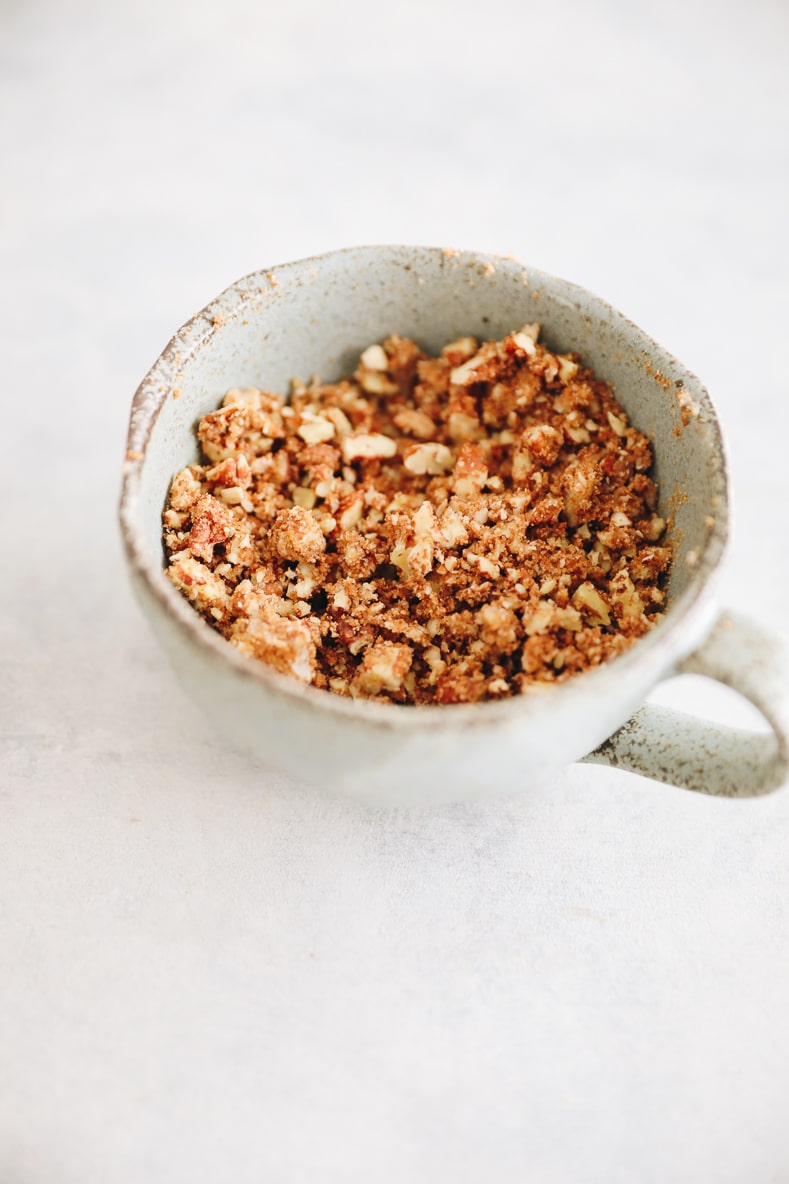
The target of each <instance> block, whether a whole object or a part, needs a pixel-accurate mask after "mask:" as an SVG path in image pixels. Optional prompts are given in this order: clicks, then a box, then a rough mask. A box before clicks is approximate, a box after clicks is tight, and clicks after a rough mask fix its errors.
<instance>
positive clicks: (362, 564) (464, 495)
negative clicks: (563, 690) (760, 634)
mask: <svg viewBox="0 0 789 1184" xmlns="http://www.w3.org/2000/svg"><path fill="white" fill-rule="evenodd" d="M539 331H540V330H539V325H536V324H533V325H525V326H523V328H521V329H520V330H518V331H517V332H514V333H511V334H509V335H508V336H507V337H505V338H504V339H503V340H502V341H486V342H483V343H479V342H478V341H477V340H476V339H475V338H473V337H462V338H460V339H459V340H457V341H453V342H450V343H449V344H448V345H446V346H444V348H443V350H442V351H441V353H440V355H439V356H438V357H430V356H428V355H427V354H426V353H424V352H423V351H422V350H421V349H420V348H419V346H417V345H416V344H415V343H414V342H413V341H410V340H407V339H405V338H402V337H398V336H396V335H393V336H391V337H389V338H388V339H387V340H386V341H384V342H382V343H379V342H375V343H373V344H372V345H369V346H368V347H367V348H366V349H365V350H364V351H363V353H362V354H361V356H360V358H359V364H358V367H357V369H356V370H355V372H354V373H353V375H351V376H349V377H348V378H344V379H343V380H342V381H340V382H336V383H322V382H321V381H320V379H319V378H317V377H316V378H314V379H312V380H311V381H310V382H309V383H308V384H305V383H303V382H301V381H297V380H294V382H293V383H292V390H291V393H290V397H289V398H288V399H286V398H285V397H284V396H282V395H278V394H272V393H270V392H267V391H263V390H258V389H256V388H247V389H239V388H234V389H232V390H230V391H228V392H227V394H226V395H225V398H224V400H223V403H222V406H221V407H219V408H218V409H217V410H216V411H212V412H210V413H209V414H208V415H205V416H203V418H202V419H201V421H200V424H199V426H198V432H197V434H198V439H199V442H200V446H201V449H202V453H203V457H204V463H202V464H194V465H190V466H189V467H188V468H185V469H183V470H182V471H181V472H180V473H178V474H177V475H176V477H175V478H174V480H173V482H172V485H171V487H170V491H169V495H168V499H167V505H166V507H165V510H164V516H163V520H164V544H165V551H166V555H167V564H168V566H167V575H168V577H169V579H170V580H171V581H172V583H173V584H174V585H175V587H176V588H178V589H179V591H180V592H182V593H183V595H184V596H186V597H187V598H188V599H189V601H190V602H191V603H192V604H193V606H194V607H195V609H196V610H197V611H198V612H199V613H200V614H201V615H202V616H203V617H204V618H205V619H206V620H207V621H208V623H209V624H210V625H212V626H213V627H214V628H215V629H217V630H218V631H219V632H220V633H221V634H222V635H223V636H224V637H225V638H226V639H227V640H228V641H229V642H230V643H231V644H232V645H235V646H236V647H237V648H238V649H239V650H241V651H242V652H243V653H245V654H247V655H249V656H250V657H252V658H256V659H258V660H259V661H262V662H266V663H268V664H269V665H271V666H273V667H274V668H275V669H277V670H279V671H281V672H283V673H286V674H290V675H292V676H293V677H295V678H298V679H300V680H301V681H303V682H307V683H312V684H313V685H315V686H317V687H320V688H323V689H326V690H329V691H331V692H333V693H334V694H339V695H350V696H353V697H360V696H361V697H365V698H376V699H383V700H389V701H394V702H398V703H413V704H422V703H469V702H475V701H477V700H480V699H498V698H502V697H505V696H508V695H514V694H518V693H520V692H522V691H523V690H524V689H525V688H527V687H528V686H531V685H534V684H538V683H556V682H561V681H563V680H564V679H567V678H569V677H571V676H572V675H573V674H576V673H578V672H580V671H583V670H588V669H590V668H591V667H593V666H597V665H599V664H600V663H601V662H604V661H606V660H607V659H608V658H611V657H613V656H615V655H616V654H619V653H621V652H622V651H623V650H624V649H626V648H627V647H628V646H629V645H630V644H631V643H632V642H633V641H635V640H636V639H637V638H639V637H641V636H642V635H643V634H644V633H645V632H646V631H647V630H648V629H649V628H650V627H651V626H652V625H653V624H654V622H655V620H656V618H657V617H658V616H659V614H660V613H661V612H662V610H663V607H664V600H665V592H664V587H665V582H666V578H667V573H668V571H669V568H670V564H671V551H670V549H669V547H668V546H667V545H666V543H665V540H664V536H665V531H666V523H665V521H664V520H663V519H662V518H661V517H660V516H659V515H658V514H657V512H656V507H657V494H658V491H657V487H656V485H655V482H654V481H653V479H652V478H651V476H650V475H649V471H650V467H651V464H652V450H651V447H650V443H649V440H648V439H647V437H646V436H645V435H644V434H643V433H642V432H640V431H638V430H637V429H636V428H634V427H632V426H631V425H630V424H629V423H628V419H627V415H626V414H625V412H624V411H623V409H622V407H620V405H619V404H618V403H617V402H616V400H615V399H614V396H613V394H612V391H611V389H610V387H609V386H608V385H607V384H606V383H605V382H602V381H600V380H599V379H597V378H596V377H595V375H594V374H593V373H592V371H591V370H589V369H586V368H584V366H583V364H582V362H581V359H580V358H579V357H578V355H577V354H556V353H553V352H552V351H551V350H549V349H548V348H547V347H546V346H545V345H543V344H541V343H540V340H539Z"/></svg>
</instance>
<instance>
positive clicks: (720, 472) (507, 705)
mask: <svg viewBox="0 0 789 1184" xmlns="http://www.w3.org/2000/svg"><path fill="white" fill-rule="evenodd" d="M382 253H383V254H386V253H389V254H391V255H392V257H393V258H394V257H396V256H397V255H407V256H409V257H410V258H412V257H413V255H414V253H424V254H426V255H429V256H431V257H433V258H435V257H437V256H440V255H443V256H444V257H445V258H448V259H451V260H452V261H453V262H455V261H457V262H458V263H460V264H464V263H465V264H468V265H472V266H474V267H477V268H479V269H480V271H481V272H482V274H483V275H486V276H487V275H491V274H492V271H491V269H493V270H499V271H500V270H504V269H512V270H515V271H517V272H520V273H521V275H522V276H523V278H524V280H526V279H527V277H528V283H529V284H530V285H531V284H532V283H533V282H534V281H537V282H539V281H540V280H548V281H550V282H551V283H554V284H556V283H558V284H560V285H561V286H562V287H563V288H565V289H566V290H567V292H568V294H569V295H576V296H577V297H580V298H582V299H583V300H584V301H585V302H587V303H590V304H591V305H593V306H594V307H595V309H596V311H598V312H599V313H600V314H602V315H604V316H605V318H606V319H607V320H609V321H610V322H616V323H618V324H619V325H621V326H622V327H623V328H624V329H626V330H627V331H629V332H631V333H633V332H634V333H636V334H638V336H639V337H640V338H641V339H642V341H643V342H644V344H645V345H648V346H649V347H652V348H654V349H655V350H657V351H659V352H660V353H661V354H662V355H663V356H664V357H665V358H666V359H667V360H668V361H669V362H670V363H671V364H672V366H674V367H676V369H677V370H679V371H680V372H681V374H682V376H683V384H684V387H685V389H687V388H688V387H692V388H693V399H694V402H695V403H696V404H697V405H698V408H699V412H700V413H703V414H704V417H705V422H706V424H707V426H708V427H709V428H710V430H711V436H712V454H713V456H714V458H715V460H716V462H717V464H716V465H715V469H714V471H713V484H714V485H715V486H716V488H715V492H714V497H715V498H716V499H717V502H716V507H715V515H714V519H715V520H714V524H713V526H712V527H711V529H710V532H709V534H708V535H707V537H706V539H705V540H704V542H703V544H702V547H701V549H700V551H699V554H698V557H697V562H696V565H695V566H694V569H693V572H692V575H691V578H690V580H689V582H688V585H687V587H686V588H685V589H684V590H683V591H682V592H681V593H680V594H679V595H678V596H677V597H676V599H675V600H674V601H673V602H672V603H671V605H670V606H669V607H668V608H667V609H666V612H665V613H664V614H662V615H661V618H660V620H659V621H658V623H657V624H655V625H654V626H653V627H652V628H651V629H650V630H649V632H648V633H647V634H645V635H644V636H643V637H641V638H639V639H638V640H637V641H636V642H635V643H634V644H633V645H631V646H629V647H628V648H627V649H626V650H625V651H624V653H622V654H618V655H616V656H615V657H613V658H610V659H608V660H607V661H605V662H603V663H602V664H601V665H600V666H597V667H594V668H593V669H591V670H586V671H581V672H579V673H578V674H576V675H574V676H573V677H572V678H570V679H568V680H567V681H566V682H563V683H558V684H547V683H546V684H536V685H535V686H534V687H529V688H528V689H527V690H525V691H522V692H521V693H520V694H518V695H512V696H508V697H507V698H505V699H501V700H481V701H479V702H475V703H451V704H420V705H414V704H403V703H382V702H379V701H376V700H371V699H362V698H360V699H352V698H350V697H346V696H343V695H336V694H333V693H332V692H331V691H328V690H324V689H321V688H319V687H315V686H312V685H310V684H307V683H302V682H301V681H300V680H298V679H296V678H294V677H293V676H291V675H287V674H283V673H280V672H279V671H277V670H275V669H273V668H272V667H270V666H266V665H265V664H264V663H263V662H260V661H258V660H256V659H254V658H250V657H247V656H246V655H244V654H242V653H241V652H240V651H239V650H237V649H236V648H235V647H234V646H232V645H231V644H230V642H228V641H227V640H226V639H225V638H224V637H222V636H221V634H219V633H217V632H216V630H214V629H212V628H211V627H210V625H208V624H207V622H205V621H204V620H203V619H202V617H201V616H200V615H199V613H197V612H195V610H194V608H193V607H192V606H191V605H190V604H188V602H187V601H186V600H185V599H184V597H183V596H182V595H181V594H180V593H179V592H178V591H177V590H176V589H175V588H174V587H173V586H172V584H171V583H170V582H169V581H168V580H167V578H166V577H165V574H164V565H163V563H159V564H157V563H156V562H155V559H154V557H153V556H152V555H151V554H150V552H149V551H148V548H147V546H146V543H145V537H144V531H143V527H142V523H141V522H140V520H139V517H138V510H139V494H140V484H141V478H142V473H143V469H144V466H145V461H146V455H147V448H148V444H149V442H150V439H151V435H152V433H153V429H154V427H155V424H156V421H157V419H158V417H159V414H160V412H161V410H162V408H163V407H164V406H165V404H166V401H167V399H168V397H169V396H171V394H172V391H173V389H175V380H176V377H177V376H178V375H183V373H184V372H185V371H186V369H187V368H188V366H189V363H190V361H191V360H192V359H193V358H194V357H195V355H196V354H197V353H198V352H199V351H200V350H201V349H202V348H203V347H204V346H205V345H206V344H207V342H208V341H209V340H210V338H211V337H212V336H213V335H214V334H216V333H221V331H222V329H223V327H224V325H226V324H227V323H229V322H230V321H232V320H234V319H235V318H236V317H238V316H240V315H241V314H242V313H245V312H248V311H249V299H250V296H253V295H254V296H256V297H257V296H259V295H261V294H263V293H265V294H267V296H268V297H269V299H276V296H277V290H278V289H279V287H280V282H281V280H280V277H282V279H284V280H287V279H288V278H289V277H290V278H293V277H294V276H297V275H298V273H300V272H302V271H304V270H305V269H306V270H308V271H309V270H310V269H314V268H317V267H319V266H321V265H322V264H325V263H326V262H328V261H332V260H336V259H339V258H340V257H342V256H357V257H358V256H364V257H365V258H370V257H375V256H379V255H381V254H382ZM119 522H120V528H121V537H122V540H123V544H124V551H125V554H126V559H127V562H128V564H129V567H130V570H131V572H132V574H133V576H135V577H136V578H138V579H139V580H141V581H142V583H143V584H144V586H145V587H146V589H147V591H148V592H149V593H150V594H151V595H152V596H153V597H154V599H155V601H156V602H157V604H158V605H159V607H160V608H161V609H162V610H163V611H164V613H165V615H166V616H167V617H168V618H169V619H170V620H171V621H172V622H173V623H174V624H175V625H176V626H177V627H178V629H179V632H180V633H181V634H182V636H185V637H186V639H187V640H188V641H189V642H190V643H192V644H194V645H197V646H198V648H199V649H201V650H203V651H204V653H206V656H212V657H214V658H216V659H219V660H221V661H223V662H226V663H228V664H229V665H230V667H231V668H232V669H233V670H234V672H235V673H236V674H238V675H240V676H241V677H242V678H244V679H251V680H252V681H253V682H256V683H258V684H259V685H261V686H262V687H264V688H265V689H266V690H267V691H269V692H273V693H276V694H282V695H285V696H286V697H288V698H291V699H294V700H298V701H300V702H301V703H302V704H303V705H304V706H307V705H309V706H310V707H314V708H315V709H317V710H320V711H328V712H330V713H334V714H336V715H339V716H344V717H351V718H353V719H354V720H356V721H357V722H358V721H363V720H365V719H366V720H367V721H369V722H370V723H371V724H373V723H374V724H378V725H385V726H389V727H393V728H398V729H400V728H405V729H412V728H420V729H421V728H425V727H432V728H437V727H445V726H447V724H448V723H450V722H451V723H452V724H453V725H454V724H460V725H471V724H473V725H476V726H478V725H480V724H482V723H483V722H487V723H493V722H494V721H495V722H503V721H504V720H505V719H509V718H510V717H511V716H513V715H520V714H523V712H524V709H525V707H526V704H528V703H529V702H530V701H532V700H534V699H535V698H537V697H539V698H540V699H542V698H543V696H545V695H550V696H552V697H554V698H555V697H556V696H559V697H560V698H561V700H562V701H564V700H566V699H568V698H572V697H575V696H578V695H579V694H580V695H583V696H584V697H585V696H586V695H587V694H598V693H600V692H601V691H602V690H603V687H604V685H605V683H606V682H608V681H609V680H610V679H612V678H615V679H621V678H626V677H627V676H628V674H629V672H630V670H631V669H633V668H637V667H639V666H641V665H642V663H643V662H644V661H645V660H646V658H647V656H648V655H649V654H651V653H652V652H654V651H655V650H657V649H660V648H663V647H665V646H666V645H667V643H668V640H669V637H670V636H671V637H676V635H677V631H678V630H679V629H681V628H682V627H683V625H684V624H685V622H686V621H687V618H688V615H689V614H690V613H691V612H692V610H694V609H696V610H699V611H703V609H704V607H705V605H706V602H707V599H708V597H709V594H710V592H711V590H712V585H713V582H714V581H713V579H712V577H713V576H714V574H715V573H716V571H717V570H718V569H719V567H720V564H721V561H722V559H723V558H724V555H725V553H726V549H727V545H728V539H729V494H728V476H727V463H726V451H725V445H724V442H723V438H722V433H721V428H720V423H719V421H718V416H717V412H716V410H715V407H714V405H713V403H712V400H711V398H710V396H709V393H708V391H707V389H706V387H705V386H704V385H703V383H702V382H701V381H700V380H699V379H698V378H697V377H696V375H695V374H693V373H692V371H690V370H688V369H687V367H686V366H684V365H683V364H682V363H681V362H679V361H678V360H677V359H676V358H674V357H673V356H672V355H671V354H669V352H668V351H667V350H666V349H664V347H662V346H660V345H659V344H658V343H657V342H656V341H655V340H654V339H653V338H652V337H650V336H649V334H647V333H645V332H644V330H642V329H641V328H639V326H637V325H636V324H635V323H634V322H633V321H631V320H630V319H629V318H628V317H626V316H625V315H624V314H623V313H621V312H619V311H618V310H617V309H615V308H613V306H612V305H610V304H609V303H608V302H607V301H606V300H604V299H603V298H602V297H600V296H597V295H596V294H594V293H593V292H590V291H589V290H588V289H586V288H583V287H582V286H581V285H579V284H575V283H573V282H572V281H569V280H564V279H562V278H561V277H558V276H554V275H551V274H550V273H548V272H544V271H541V270H540V269H539V268H536V267H531V266H530V265H528V264H525V263H522V262H521V261H520V260H516V259H514V258H513V257H512V256H501V255H495V254H491V253H486V252H482V251H473V250H456V249H454V248H446V247H435V246H433V247H430V246H418V245H408V244H388V243H386V244H369V245H365V246H358V247H344V248H340V249H338V250H333V251H326V252H322V253H321V254H319V255H311V256H307V257H305V258H302V259H296V260H292V261H290V262H287V263H283V264H276V265H274V266H273V267H268V268H260V269H258V270H256V271H253V272H250V273H248V274H246V275H244V276H242V277H241V278H240V279H238V280H236V281H235V282H234V283H232V284H229V285H228V286H227V287H226V288H225V289H224V290H223V291H222V292H221V293H220V294H219V295H218V296H216V297H215V298H214V299H213V300H210V301H209V302H208V304H206V305H205V306H204V307H203V308H202V309H200V310H199V311H198V312H197V313H195V314H194V315H193V316H192V317H190V318H189V319H188V320H187V321H185V322H184V324H183V325H182V326H181V327H180V329H178V330H177V332H176V333H174V334H173V336H172V337H171V339H170V341H169V342H168V343H167V345H166V346H165V348H164V349H163V350H162V352H161V353H160V354H159V356H158V358H157V359H156V361H155V362H154V363H153V365H152V366H151V368H150V369H149V370H148V372H147V374H146V375H145V377H144V378H143V379H142V381H141V382H140V384H139V386H138V387H137V390H136V392H135V394H134V397H133V400H132V405H131V412H130V417H129V428H128V432H127V439H126V459H125V461H124V464H123V476H122V484H121V495H120V504H119ZM557 705H558V704H557ZM448 712H449V718H448Z"/></svg>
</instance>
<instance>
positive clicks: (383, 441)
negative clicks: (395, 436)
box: [342, 432, 397, 464]
mask: <svg viewBox="0 0 789 1184" xmlns="http://www.w3.org/2000/svg"><path fill="white" fill-rule="evenodd" d="M396 452H397V443H396V441H394V440H392V439H390V438H389V436H382V435H381V434H380V433H378V432H371V433H368V434H366V435H365V434H362V435H359V436H345V437H344V439H343V441H342V454H343V457H344V458H345V460H346V461H347V463H348V464H350V463H351V461H354V460H384V459H385V458H386V457H389V456H394V455H395V454H396Z"/></svg>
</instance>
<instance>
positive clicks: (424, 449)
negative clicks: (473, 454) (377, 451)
mask: <svg viewBox="0 0 789 1184" xmlns="http://www.w3.org/2000/svg"><path fill="white" fill-rule="evenodd" d="M403 464H404V466H405V467H406V468H407V469H408V471H409V473H416V474H419V475H424V474H425V473H431V474H433V475H436V474H438V473H444V472H446V470H447V469H451V468H452V465H453V464H454V460H453V457H452V453H451V452H450V450H449V449H448V448H447V446H446V444H417V445H416V446H415V447H414V448H411V449H409V450H408V452H406V454H405V459H404V460H403Z"/></svg>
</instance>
